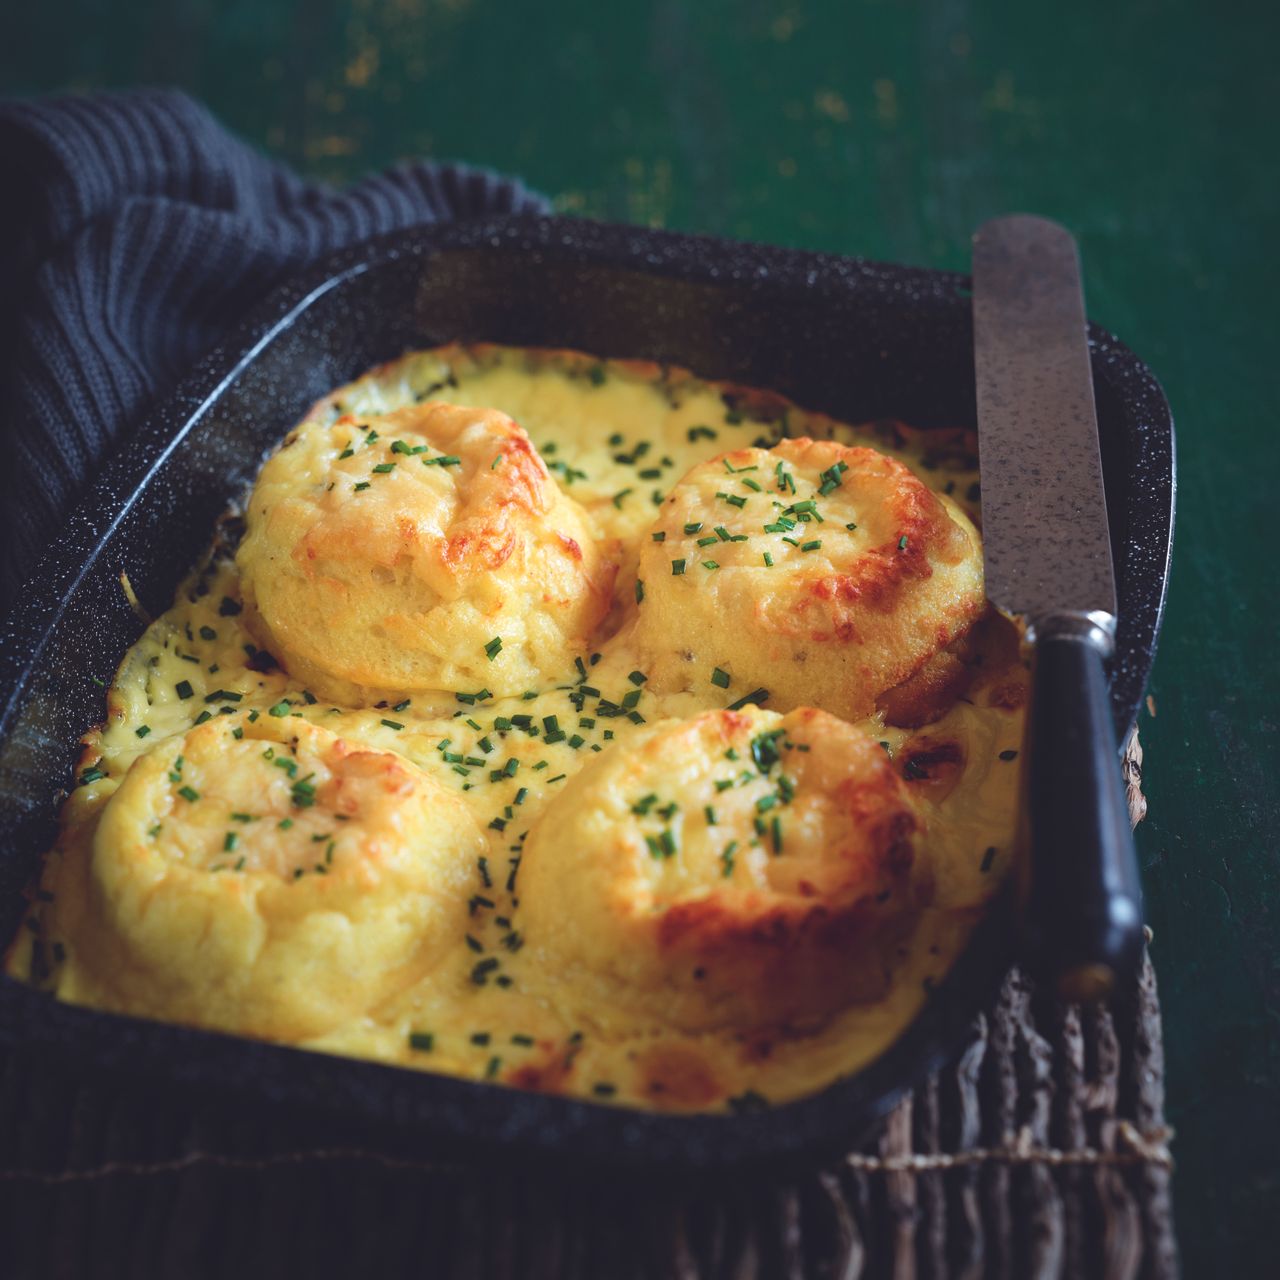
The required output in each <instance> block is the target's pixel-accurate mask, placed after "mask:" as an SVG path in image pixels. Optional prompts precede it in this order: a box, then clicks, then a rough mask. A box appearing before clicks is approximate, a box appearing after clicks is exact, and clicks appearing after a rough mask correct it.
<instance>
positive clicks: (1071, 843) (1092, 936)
mask: <svg viewBox="0 0 1280 1280" xmlns="http://www.w3.org/2000/svg"><path fill="white" fill-rule="evenodd" d="M973 322H974V372H975V379H976V387H977V400H978V454H979V458H978V465H979V475H980V478H981V484H982V529H983V555H984V567H985V573H986V587H987V595H988V597H989V598H990V599H991V601H992V602H993V603H994V604H996V605H997V606H999V607H1000V608H1002V609H1004V610H1005V611H1006V612H1008V613H1012V614H1018V615H1021V616H1022V617H1023V618H1024V619H1025V621H1026V624H1027V632H1028V639H1029V640H1030V641H1031V643H1032V645H1033V655H1034V656H1033V662H1032V669H1033V674H1032V701H1031V713H1030V716H1029V717H1028V729H1027V750H1026V752H1025V757H1026V758H1025V760H1024V769H1023V779H1024V786H1025V797H1024V798H1025V803H1024V808H1023V812H1024V815H1025V819H1026V828H1025V835H1024V842H1025V843H1026V844H1027V845H1028V847H1027V848H1026V849H1025V850H1023V857H1022V859H1021V866H1022V868H1023V881H1022V903H1023V909H1022V919H1023V926H1024V934H1025V940H1026V943H1027V946H1028V952H1029V957H1030V959H1031V960H1032V962H1033V964H1034V966H1035V967H1036V968H1037V969H1038V970H1039V971H1040V972H1041V974H1042V976H1045V977H1047V978H1048V979H1049V980H1051V981H1052V982H1053V983H1054V984H1055V985H1056V986H1057V988H1058V990H1059V991H1060V992H1061V993H1062V994H1063V995H1064V996H1066V997H1068V998H1071V999H1094V998H1099V997H1101V996H1103V995H1105V994H1106V993H1107V992H1109V991H1110V990H1111V989H1112V988H1113V987H1114V986H1115V984H1116V983H1117V981H1119V980H1120V979H1122V978H1123V977H1125V976H1127V975H1129V974H1130V973H1131V972H1132V971H1133V969H1134V967H1135V965H1136V963H1137V961H1138V958H1139V957H1140V955H1141V947H1142V895H1141V886H1140V881H1139V878H1138V869H1137V858H1136V854H1135V852H1134V848H1133V838H1132V833H1131V831H1130V828H1129V821H1128V808H1127V805H1126V802H1125V798H1124V794H1123V788H1122V785H1121V772H1120V761H1119V759H1118V755H1117V743H1116V738H1115V730H1114V725H1113V723H1112V718H1111V711H1110V702H1109V698H1108V691H1107V681H1106V674H1105V667H1104V660H1105V659H1106V658H1107V657H1109V656H1110V654H1111V652H1112V649H1113V646H1114V636H1115V625H1116V588H1115V572H1114V567H1113V565H1112V557H1111V535H1110V526H1109V523H1108V520H1107V503H1106V492H1105V489H1104V486H1103V474H1102V458H1101V453H1100V449H1099V443H1098V422H1097V412H1096V407H1095V401H1094V392H1093V377H1092V370H1091V366H1090V362H1089V345H1088V333H1087V329H1086V322H1085V312H1084V296H1083V291H1082V289H1081V284H1080V266H1079V254H1078V251H1077V249H1076V244H1075V240H1074V239H1073V238H1072V236H1071V234H1070V232H1068V231H1067V230H1066V229H1065V228H1064V227H1062V226H1059V225H1058V224H1057V223H1054V222H1051V221H1049V220H1048V219H1045V218H1038V217H1032V216H1030V215H1025V214H1019V215H1014V216H1011V217H1005V218H996V219H993V220H992V221H990V222H987V223H984V224H983V225H982V226H981V227H980V228H979V229H978V231H977V232H976V234H975V235H974V238H973Z"/></svg>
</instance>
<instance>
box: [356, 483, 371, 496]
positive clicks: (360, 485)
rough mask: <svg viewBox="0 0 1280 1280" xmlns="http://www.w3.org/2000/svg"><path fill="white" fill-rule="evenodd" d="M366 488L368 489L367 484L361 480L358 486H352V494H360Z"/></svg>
mask: <svg viewBox="0 0 1280 1280" xmlns="http://www.w3.org/2000/svg"><path fill="white" fill-rule="evenodd" d="M368 487H369V482H368V481H367V480H361V481H360V483H359V484H358V485H355V486H354V492H355V493H360V492H361V491H362V490H364V489H367V488H368Z"/></svg>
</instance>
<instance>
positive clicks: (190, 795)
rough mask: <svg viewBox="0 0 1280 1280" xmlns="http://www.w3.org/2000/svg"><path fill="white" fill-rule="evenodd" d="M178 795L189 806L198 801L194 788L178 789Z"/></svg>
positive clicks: (197, 793)
mask: <svg viewBox="0 0 1280 1280" xmlns="http://www.w3.org/2000/svg"><path fill="white" fill-rule="evenodd" d="M178 794H179V795H180V796H181V797H182V798H183V799H184V800H186V801H187V802H188V803H190V804H194V803H195V802H196V801H197V800H199V799H200V793H199V792H198V791H197V790H196V789H195V788H194V787H179V788H178Z"/></svg>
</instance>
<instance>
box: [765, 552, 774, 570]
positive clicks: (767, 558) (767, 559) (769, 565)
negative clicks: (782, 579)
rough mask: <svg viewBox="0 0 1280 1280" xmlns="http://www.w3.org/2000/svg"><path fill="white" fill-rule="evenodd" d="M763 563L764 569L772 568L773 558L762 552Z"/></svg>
mask: <svg viewBox="0 0 1280 1280" xmlns="http://www.w3.org/2000/svg"><path fill="white" fill-rule="evenodd" d="M764 563H765V568H766V569H772V568H773V557H772V556H771V555H770V554H769V553H768V552H767V551H766V552H764Z"/></svg>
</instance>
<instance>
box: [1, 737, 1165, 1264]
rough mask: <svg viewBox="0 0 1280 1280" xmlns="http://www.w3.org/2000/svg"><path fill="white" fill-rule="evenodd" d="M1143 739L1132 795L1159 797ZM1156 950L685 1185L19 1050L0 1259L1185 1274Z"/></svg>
mask: <svg viewBox="0 0 1280 1280" xmlns="http://www.w3.org/2000/svg"><path fill="white" fill-rule="evenodd" d="M1141 760H1142V753H1141V749H1140V747H1139V746H1138V743H1137V739H1136V735H1135V737H1134V738H1133V739H1131V741H1130V743H1129V748H1128V752H1127V756H1126V778H1127V781H1128V783H1129V795H1130V808H1131V813H1132V814H1133V817H1134V820H1135V822H1136V821H1138V820H1139V819H1140V818H1141V816H1142V814H1143V813H1144V812H1145V802H1144V801H1143V800H1142V796H1141V790H1140V783H1141ZM1168 1138H1169V1135H1168V1132H1167V1130H1166V1129H1165V1127H1164V1062H1163V1055H1162V1049H1161V1033H1160V1009H1159V1001H1158V998H1157V994H1156V985H1155V975H1154V973H1153V971H1152V969H1151V966H1150V963H1149V961H1144V965H1143V972H1142V975H1141V977H1140V978H1139V980H1138V981H1137V982H1136V983H1135V984H1134V986H1133V987H1132V988H1131V989H1129V990H1127V991H1124V992H1122V993H1121V994H1120V996H1119V997H1118V998H1117V999H1116V1000H1114V1001H1113V1002H1112V1003H1111V1005H1110V1006H1109V1007H1107V1008H1103V1009H1096V1010H1081V1009H1078V1008H1075V1007H1073V1006H1062V1005H1060V1004H1058V1003H1057V1002H1056V1001H1054V1000H1051V999H1049V998H1047V997H1046V996H1044V995H1043V994H1042V993H1039V992H1037V991H1036V990H1035V988H1034V985H1033V984H1032V983H1031V981H1030V980H1029V979H1028V978H1027V977H1026V976H1025V975H1023V974H1022V973H1021V972H1020V971H1018V970H1014V971H1013V972H1012V973H1011V974H1010V975H1009V976H1008V977H1007V979H1006V980H1005V983H1004V985H1003V987H1002V989H1001V991H1000V995H999V997H998V999H997V1000H996V1002H995V1003H994V1005H993V1006H992V1007H991V1008H990V1009H989V1010H988V1011H987V1012H986V1013H985V1014H984V1015H983V1016H981V1017H980V1018H978V1019H977V1020H976V1021H975V1023H974V1026H973V1029H972V1032H971V1036H970V1039H969V1042H968V1044H967V1046H966V1047H965V1049H964V1051H963V1052H962V1053H961V1054H960V1056H959V1058H958V1059H957V1061H956V1062H955V1063H954V1064H952V1065H951V1066H950V1067H948V1068H947V1069H945V1070H943V1071H940V1072H938V1073H937V1074H935V1075H934V1076H932V1077H930V1079H929V1080H928V1081H926V1083H925V1084H924V1085H923V1086H922V1087H921V1088H919V1089H918V1090H916V1091H915V1092H914V1093H913V1094H912V1095H911V1096H910V1097H909V1098H908V1099H907V1100H905V1101H904V1102H903V1103H902V1104H901V1105H900V1106H899V1107H898V1108H897V1109H896V1110H895V1111H894V1112H893V1114H892V1115H891V1116H890V1117H889V1118H888V1120H887V1121H886V1122H885V1124H884V1125H883V1126H882V1128H881V1131H880V1132H879V1134H878V1135H877V1136H875V1137H874V1138H873V1139H872V1140H871V1141H870V1142H868V1143H867V1145H866V1146H864V1147H863V1148H862V1149H861V1150H859V1151H856V1152H851V1153H850V1154H849V1155H848V1156H847V1157H845V1158H844V1159H843V1160H840V1161H837V1162H835V1163H834V1164H832V1165H831V1166H829V1167H827V1168H824V1169H821V1170H818V1171H815V1172H814V1173H812V1174H810V1175H808V1176H806V1177H803V1178H795V1179H787V1180H777V1181H774V1182H772V1183H768V1184H763V1185H760V1186H756V1187H752V1188H732V1189H730V1188H717V1187H715V1186H706V1187H703V1188H700V1189H699V1192H698V1194H697V1195H695V1196H693V1197H690V1196H689V1195H687V1194H686V1193H679V1192H676V1191H675V1190H673V1189H670V1188H666V1187H663V1186H653V1187H648V1188H644V1189H643V1190H642V1191H641V1190H638V1189H637V1188H636V1187H635V1185H634V1184H630V1185H628V1186H626V1187H623V1186H615V1185H611V1184H610V1183H609V1182H608V1180H605V1179H599V1178H596V1179H594V1180H593V1181H592V1182H591V1183H590V1184H589V1185H585V1186H584V1185H583V1184H582V1183H580V1182H573V1181H568V1180H561V1179H557V1178H556V1177H555V1176H554V1175H555V1174H556V1172H557V1171H556V1170H554V1169H548V1170H547V1171H546V1173H545V1175H544V1174H541V1173H540V1174H539V1175H538V1176H537V1177H530V1176H528V1175H527V1174H524V1175H522V1174H518V1173H513V1172H510V1171H506V1170H504V1169H502V1168H492V1169H486V1170H484V1171H481V1172H477V1171H475V1170H465V1169H461V1168H456V1167H452V1166H448V1165H434V1164H428V1163H425V1162H421V1161H416V1160H406V1159H399V1158H396V1157H390V1156H387V1155H384V1154H377V1153H374V1152H368V1151H363V1150H360V1149H359V1148H358V1147H356V1146H354V1145H352V1144H348V1143H343V1144H341V1145H336V1146H327V1147H324V1148H316V1147H315V1146H314V1144H313V1143H312V1144H309V1143H308V1142H307V1138H306V1129H305V1127H302V1126H300V1125H299V1124H298V1123H297V1122H293V1121H288V1120H284V1119H279V1118H274V1117H270V1116H258V1115H253V1116H246V1115H243V1114H235V1113H229V1112H228V1111H227V1109H226V1108H225V1107H224V1106H223V1107H220V1106H217V1105H214V1104H212V1103H211V1104H210V1105H209V1106H207V1107H204V1108H199V1107H196V1106H193V1105H192V1104H190V1103H189V1102H175V1101H173V1100H168V1099H165V1098H162V1097H155V1096H152V1095H150V1094H148V1092H147V1091H146V1090H145V1089H142V1088H139V1089H137V1090H129V1089H121V1088H108V1087H107V1086H105V1085H103V1084H100V1083H99V1084H92V1083H87V1082H85V1081H82V1080H79V1079H77V1078H76V1077H75V1075H74V1073H71V1072H68V1073H66V1074H65V1075H61V1074H50V1073H49V1072H48V1071H47V1070H44V1069H41V1070H37V1069H35V1068H33V1067H32V1066H31V1065H30V1064H29V1063H28V1062H26V1061H25V1060H24V1057H23V1055H21V1054H13V1055H10V1056H9V1058H8V1060H7V1061H6V1062H4V1063H3V1064H0V1241H2V1242H3V1244H0V1276H3V1277H5V1278H6V1280H8V1278H12V1280H26V1278H27V1277H32V1278H35V1277H40V1278H41V1280H46V1278H48V1277H62V1276H65V1277H75V1278H77V1280H79V1277H99V1276H101V1277H150V1276H157V1277H166V1278H168V1277H182V1278H183V1280H186V1278H187V1277H193V1278H194V1277H201V1276H232V1277H235V1278H236V1280H253V1278H254V1277H259V1276H261V1277H272V1278H273V1280H274V1278H276V1277H285V1276H292V1275H305V1276H308V1277H310V1278H313V1280H314V1277H318V1276H327V1275H331V1274H339V1273H341V1274H346V1275H358V1276H360V1277H362V1278H364V1277H375V1276H382V1275H386V1276H396V1277H411V1276H412V1277H416V1276H422V1277H455V1276H456V1277H476V1278H479V1277H494V1278H495V1280H498V1278H503V1280H505V1278H508V1277H510V1278H515V1277H521V1278H523V1277H546V1280H575V1278H581V1280H598V1278H599V1280H604V1278H607V1277H614V1276H619V1277H635V1278H636V1280H640V1277H677V1278H679V1280H684V1278H685V1277H688V1278H689V1280H720V1278H721V1277H725V1278H729V1277H732V1278H733V1280H769V1278H772V1277H775V1276H777V1277H785V1278H786V1280H792V1278H793V1277H794V1278H797V1280H798V1278H800V1277H811V1276H812V1277H821V1278H823V1280H859V1278H861V1277H892V1280H915V1278H917V1277H919V1278H920V1280H931V1278H934V1277H944V1276H945V1277H957V1278H963V1280H968V1278H970V1277H974V1278H976V1277H980V1276H995V1277H1011V1278H1012V1277H1017V1278H1018V1280H1022V1278H1023V1277H1045V1278H1046V1280H1048V1278H1050V1277H1060V1276H1061V1277H1080V1278H1081V1280H1098V1278H1100V1277H1102V1278H1106V1280H1130V1278H1131V1277H1133V1278H1136V1277H1144V1278H1145V1277H1150V1278H1152V1280H1164V1278H1165V1277H1174V1276H1176V1274H1177V1255H1176V1249H1175V1245H1174V1237H1173V1226H1172V1213H1171V1201H1170V1175H1171V1169H1172V1161H1171V1159H1170V1155H1169V1150H1168Z"/></svg>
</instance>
